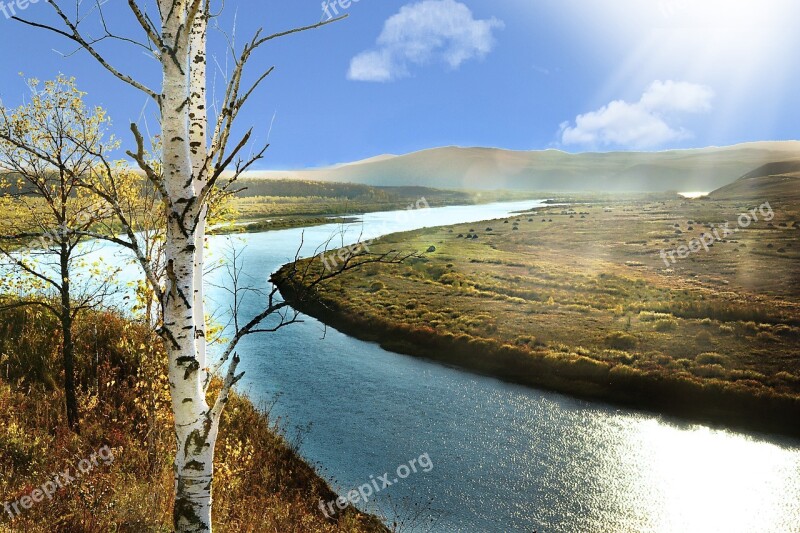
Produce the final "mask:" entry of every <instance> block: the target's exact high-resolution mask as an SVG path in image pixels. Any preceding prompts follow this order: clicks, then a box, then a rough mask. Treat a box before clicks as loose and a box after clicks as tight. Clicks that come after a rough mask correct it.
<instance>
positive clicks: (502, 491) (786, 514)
mask: <svg viewBox="0 0 800 533" xmlns="http://www.w3.org/2000/svg"><path fill="white" fill-rule="evenodd" d="M536 205H541V204H540V203H538V202H535V201H528V202H513V203H496V204H489V205H481V206H469V207H445V208H434V209H423V210H416V209H412V210H407V211H397V212H386V213H373V214H368V215H365V216H363V217H362V222H361V223H359V224H351V225H348V226H346V227H342V226H341V225H338V224H331V225H326V226H319V227H314V228H307V229H305V230H303V229H289V230H283V231H274V232H269V233H262V234H251V235H243V236H236V237H213V238H212V239H211V250H212V255H216V256H217V257H219V255H220V254H221V253H222V251H223V250H224V249H225V248H226V247H227V246H229V244H230V242H231V241H232V242H233V243H234V244H235V245H236V246H237V247H238V248H240V249H243V252H242V260H243V261H244V274H245V277H247V278H249V282H250V283H252V284H254V285H260V286H265V284H266V280H267V279H268V278H269V275H270V273H272V272H273V271H275V270H277V269H278V268H279V267H280V266H281V265H283V264H285V263H287V262H289V261H291V260H292V259H293V258H294V256H295V253H296V252H297V247H298V244H299V243H300V242H301V237H302V240H303V242H304V243H305V245H304V246H303V248H302V255H311V254H313V252H314V250H315V249H316V248H317V246H318V245H320V244H321V243H323V242H325V241H327V240H329V239H331V237H333V236H336V242H337V244H340V245H341V244H348V243H350V242H355V241H356V240H357V239H358V236H359V235H360V234H362V233H363V234H364V235H365V236H368V237H372V236H375V235H378V234H386V233H393V232H397V231H404V230H410V229H415V228H420V227H425V226H439V225H447V224H456V223H466V222H472V221H480V220H488V219H493V218H500V217H504V216H506V215H508V214H509V213H510V212H513V211H517V210H521V209H526V208H530V207H533V206H536ZM342 232H344V233H343V234H342ZM340 239H341V240H340ZM215 276H216V277H218V279H216V280H215V283H217V284H219V283H225V279H224V277H223V274H222V271H221V270H218V271H216V274H215ZM208 295H209V298H210V299H211V300H212V302H211V304H210V306H211V307H212V308H213V307H214V306H215V305H217V306H219V307H220V309H223V310H224V309H228V308H229V307H230V301H229V296H228V295H227V293H225V292H223V291H221V290H219V289H214V288H211V289H210V291H209V294H208ZM261 305H263V304H262V302H259V298H256V297H251V298H249V299H247V300H246V301H245V302H244V305H243V307H242V314H243V315H244V316H246V317H247V316H252V315H253V314H255V313H256V312H258V311H260V309H261ZM238 351H239V353H240V355H241V356H242V368H243V370H245V371H246V372H247V374H246V376H245V379H244V380H243V381H242V385H241V388H242V389H244V390H245V392H247V393H248V394H249V395H250V397H251V398H252V399H253V400H254V401H255V402H256V403H257V404H262V405H269V406H271V414H272V416H273V418H275V419H277V420H279V421H280V423H281V424H282V425H283V426H284V427H285V428H286V431H287V435H288V436H289V437H290V438H293V436H295V435H300V436H301V444H300V451H301V453H302V454H303V455H304V457H306V459H308V460H309V461H310V462H312V463H314V464H315V465H316V466H317V467H318V469H319V471H320V472H321V474H322V475H323V476H324V477H325V478H326V479H328V480H329V482H330V483H331V484H332V485H333V487H334V488H335V489H336V490H337V491H339V493H340V494H346V493H347V492H348V491H350V490H351V489H355V488H358V487H362V490H363V491H364V493H365V494H366V493H367V492H368V490H367V489H365V488H364V487H365V486H369V487H371V488H370V489H369V491H370V492H373V494H372V495H369V501H368V502H367V503H366V504H365V503H364V502H363V501H361V502H360V503H359V507H361V508H362V509H364V510H366V511H370V512H374V513H377V514H379V515H381V516H382V517H384V518H385V520H386V522H387V524H393V523H395V522H396V523H399V524H401V525H402V528H401V529H400V530H401V531H433V532H437V533H438V532H442V533H457V532H468V533H479V532H502V533H506V532H508V533H510V532H527V533H530V532H534V531H537V532H539V533H543V532H547V533H549V532H564V533H575V532H605V531H609V532H628V531H630V532H634V531H636V532H643V531H648V532H651V531H652V532H670V533H672V532H675V533H687V532H697V533H710V532H716V531H719V532H725V533H732V532H742V533H745V532H746V533H753V532H780V533H787V532H800V441H797V440H791V439H781V438H777V437H772V436H764V435H754V434H743V433H736V432H732V431H727V430H721V429H714V428H710V427H708V426H704V425H697V424H690V423H685V422H681V421H678V420H674V419H670V418H667V417H662V416H659V415H657V414H653V413H649V412H642V411H637V410H633V409H627V408H619V407H616V406H611V405H608V404H604V403H599V402H588V401H583V400H578V399H574V398H570V397H567V396H563V395H560V394H556V393H551V392H543V391H540V390H536V389H531V388H526V387H521V386H517V385H512V384H508V383H504V382H501V381H498V380H495V379H492V378H489V377H485V376H479V375H474V374H471V373H467V372H464V371H461V370H458V369H455V368H449V367H446V366H442V365H440V364H436V363H432V362H428V361H425V360H421V359H416V358H412V357H408V356H405V355H398V354H394V353H389V352H387V351H385V350H383V349H381V348H380V347H379V346H377V345H375V344H371V343H366V342H362V341H359V340H356V339H353V338H351V337H348V336H346V335H344V334H342V333H339V332H337V331H335V330H332V329H326V328H325V327H324V326H323V325H322V324H321V323H320V322H318V321H317V320H315V319H313V318H309V317H305V322H303V323H300V324H295V325H292V326H289V327H287V328H285V329H282V330H279V331H278V332H277V333H273V334H262V335H258V336H251V337H249V338H246V339H245V340H244V341H243V343H242V344H241V345H240V347H239V350H238ZM799 422H800V421H799ZM426 454H427V455H426ZM421 457H422V458H423V459H420V458H421ZM425 458H430V462H428V461H427V459H425ZM412 461H413V463H412ZM410 464H411V465H413V467H414V468H413V469H412V468H411V467H409V465H410ZM431 465H432V466H431ZM398 467H400V468H398ZM423 467H424V468H423ZM413 470H416V472H413ZM385 474H388V476H387V475H385ZM398 474H400V475H398ZM379 480H380V481H379ZM386 482H388V484H387V483H386ZM329 509H330V508H326V511H325V512H330V511H329ZM320 512H323V511H322V510H320Z"/></svg>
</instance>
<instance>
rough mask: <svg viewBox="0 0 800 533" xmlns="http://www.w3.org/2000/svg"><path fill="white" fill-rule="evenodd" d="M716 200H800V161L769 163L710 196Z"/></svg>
mask: <svg viewBox="0 0 800 533" xmlns="http://www.w3.org/2000/svg"><path fill="white" fill-rule="evenodd" d="M709 196H710V197H711V198H713V199H715V200H728V199H739V198H754V199H766V200H769V199H776V198H781V199H787V198H792V199H798V198H800V159H795V160H792V161H780V162H776V163H768V164H766V165H762V166H760V167H758V168H757V169H755V170H753V171H751V172H748V173H747V174H745V175H744V176H742V177H741V178H739V179H738V180H736V181H734V182H733V183H731V184H729V185H726V186H724V187H722V188H720V189H717V190H716V191H714V192H712V193H711V194H710V195H709Z"/></svg>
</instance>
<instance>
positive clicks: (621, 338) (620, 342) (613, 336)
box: [605, 331, 638, 350]
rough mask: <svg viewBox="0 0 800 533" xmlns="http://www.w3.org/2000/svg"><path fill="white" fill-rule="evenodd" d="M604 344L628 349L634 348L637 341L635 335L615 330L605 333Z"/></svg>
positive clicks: (619, 348)
mask: <svg viewBox="0 0 800 533" xmlns="http://www.w3.org/2000/svg"><path fill="white" fill-rule="evenodd" d="M605 342H606V344H607V345H608V346H609V347H611V348H614V349H615V350H630V349H631V348H634V347H635V346H636V344H637V342H638V340H637V339H636V337H634V336H633V335H630V334H628V333H625V332H622V331H615V332H614V333H610V334H608V335H606V338H605Z"/></svg>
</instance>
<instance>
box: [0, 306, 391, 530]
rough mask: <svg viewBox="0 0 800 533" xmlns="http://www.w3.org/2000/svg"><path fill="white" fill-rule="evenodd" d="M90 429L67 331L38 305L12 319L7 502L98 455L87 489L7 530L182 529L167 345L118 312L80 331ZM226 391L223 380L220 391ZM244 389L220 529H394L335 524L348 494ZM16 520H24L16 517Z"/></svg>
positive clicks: (374, 522) (219, 485) (222, 451)
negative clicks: (71, 426) (62, 346)
mask: <svg viewBox="0 0 800 533" xmlns="http://www.w3.org/2000/svg"><path fill="white" fill-rule="evenodd" d="M76 332H77V338H76V349H77V352H78V353H77V363H78V364H77V368H76V379H77V382H78V387H79V404H80V414H81V434H80V435H76V434H74V433H72V432H70V431H68V430H67V429H66V428H65V424H64V422H63V413H62V411H63V403H64V394H63V389H62V387H61V385H60V383H61V381H62V379H63V378H62V377H61V376H60V375H59V374H60V373H61V367H60V360H59V356H58V352H59V349H58V345H57V343H53V338H57V333H56V324H55V323H54V321H52V320H50V319H48V318H47V317H46V316H41V314H39V313H38V312H36V311H35V310H32V309H21V308H18V309H15V310H11V311H6V312H4V313H3V314H2V322H0V354H2V355H0V363H1V366H2V369H3V372H2V376H1V377H0V471H2V472H3V475H2V476H0V502H9V503H13V502H20V501H22V498H23V497H25V496H26V495H29V494H31V491H32V490H33V489H34V488H35V487H36V486H39V485H40V484H42V483H43V482H45V481H47V480H48V479H50V478H51V477H52V475H51V473H56V472H64V471H65V469H66V468H68V467H69V468H72V471H73V475H74V472H75V470H76V469H77V468H78V465H79V461H80V460H81V459H83V458H89V457H90V456H92V454H93V453H94V454H95V456H96V455H97V454H98V450H103V451H102V452H101V453H100V456H101V457H102V458H103V459H104V460H103V461H101V462H99V464H98V465H97V466H96V467H95V468H93V470H92V471H91V472H89V473H88V474H86V475H85V476H83V478H82V479H81V481H80V483H75V484H65V486H64V487H63V488H60V489H58V490H57V491H56V492H55V494H53V495H52V499H51V500H48V501H46V502H42V503H38V504H36V503H34V504H33V505H32V506H29V508H28V509H24V508H22V507H20V506H19V505H18V506H17V508H18V509H19V510H20V511H21V512H19V513H15V512H14V510H13V507H11V509H12V513H11V516H10V515H8V514H7V511H6V510H4V511H2V514H0V531H30V532H40V531H41V532H45V531H48V532H49V531H154V532H168V531H171V530H172V529H171V524H172V495H173V491H174V486H173V485H174V480H173V479H174V478H173V472H172V458H173V455H174V448H175V442H174V429H173V425H172V417H171V410H170V399H169V383H168V382H167V376H166V357H164V355H163V353H161V350H160V349H159V347H160V342H159V341H158V339H155V338H154V337H153V335H152V333H151V332H150V331H149V330H148V329H147V328H143V327H141V326H138V325H136V324H134V323H130V322H127V321H125V320H123V319H122V318H120V317H118V316H116V315H114V314H112V313H86V314H84V315H82V318H80V319H79V320H78V322H77V324H76ZM218 386H219V384H218V383H216V384H212V387H211V388H212V391H211V394H214V390H215V389H216V388H217V387H218ZM263 407H264V406H262V408H258V407H257V406H255V405H254V404H253V403H252V402H251V401H250V400H249V399H248V398H247V397H245V396H242V395H239V394H234V395H233V396H232V397H231V399H230V402H229V403H228V405H227V408H226V411H225V414H224V416H223V418H222V422H221V429H220V437H219V440H218V442H217V454H216V463H215V481H214V482H215V485H214V487H215V491H214V517H213V518H214V529H215V530H216V531H222V532H234V531H236V532H238V531H309V532H319V533H323V532H324V533H336V532H351V531H356V532H361V533H378V532H380V533H384V532H388V529H387V528H386V527H385V526H384V525H383V524H382V523H381V522H380V520H378V519H377V518H376V517H374V516H371V515H367V514H364V513H361V512H359V511H358V510H356V509H354V508H352V507H347V509H346V510H344V511H342V512H340V513H339V514H337V515H333V517H332V518H327V517H326V516H325V515H324V514H323V513H322V511H320V509H319V502H320V501H325V502H327V501H331V500H334V499H335V498H337V494H336V493H335V492H334V491H333V490H332V489H331V488H330V486H329V485H328V484H327V483H326V482H325V481H324V480H323V479H322V478H321V477H320V476H319V475H318V474H317V472H316V471H315V470H314V468H313V467H312V466H310V465H309V464H307V463H306V462H305V461H304V460H303V459H302V458H301V456H300V455H299V453H298V446H299V440H296V438H287V437H286V435H285V434H284V432H283V429H282V428H281V427H278V426H277V425H276V424H275V422H274V420H272V419H271V418H270V414H269V410H268V409H265V408H263ZM12 516H13V521H12Z"/></svg>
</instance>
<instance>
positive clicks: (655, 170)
mask: <svg viewBox="0 0 800 533" xmlns="http://www.w3.org/2000/svg"><path fill="white" fill-rule="evenodd" d="M798 157H800V142H798V141H779V142H757V143H747V144H740V145H735V146H729V147H711V148H702V149H694V150H671V151H665V152H607V153H579V154H571V153H567V152H562V151H559V150H543V151H513V150H503V149H498V148H461V147H455V146H449V147H443V148H433V149H429V150H422V151H419V152H413V153H410V154H406V155H400V156H393V155H382V156H377V157H374V158H370V159H365V160H362V161H358V162H355V163H349V164H341V165H336V166H333V167H327V168H315V169H306V170H287V171H259V172H252V173H250V174H249V175H248V177H249V178H253V179H277V178H292V179H305V180H318V181H337V182H350V183H359V184H365V185H373V186H376V185H377V186H387V185H393V186H408V185H420V186H427V187H438V188H448V189H499V188H502V189H516V190H542V191H713V190H715V189H718V188H720V187H722V186H724V185H727V184H729V183H731V182H732V181H733V180H734V179H736V177H737V176H742V175H743V174H745V173H747V172H750V171H752V170H753V169H754V168H758V167H761V166H762V165H765V164H767V163H773V162H775V161H789V160H792V159H796V158H798Z"/></svg>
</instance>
